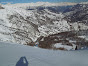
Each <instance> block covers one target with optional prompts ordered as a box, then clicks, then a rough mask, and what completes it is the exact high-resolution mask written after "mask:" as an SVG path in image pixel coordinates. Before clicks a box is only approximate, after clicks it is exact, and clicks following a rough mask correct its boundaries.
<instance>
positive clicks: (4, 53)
mask: <svg viewBox="0 0 88 66" xmlns="http://www.w3.org/2000/svg"><path fill="white" fill-rule="evenodd" d="M23 56H25V57H26V59H27V61H28V63H29V65H28V66H88V62H87V61H88V50H78V51H60V50H59V51H53V50H45V49H40V48H36V47H30V46H24V45H19V44H11V43H3V42H0V66H15V65H16V64H17V62H18V61H19V59H20V58H21V57H23Z"/></svg>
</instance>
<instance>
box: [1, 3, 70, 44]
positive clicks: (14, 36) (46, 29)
mask: <svg viewBox="0 0 88 66" xmlns="http://www.w3.org/2000/svg"><path fill="white" fill-rule="evenodd" d="M3 7H4V9H1V10H0V36H1V37H0V40H1V41H9V42H16V43H21V44H26V42H32V41H35V40H36V39H37V37H39V36H41V35H43V36H47V35H49V34H55V33H58V32H60V31H69V30H70V26H69V24H68V23H67V21H66V20H64V19H63V18H64V16H63V14H62V13H60V14H56V13H53V12H50V11H49V10H47V9H44V10H43V11H38V10H25V9H23V8H19V7H15V6H14V7H12V5H3Z"/></svg>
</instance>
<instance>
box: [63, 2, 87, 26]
mask: <svg viewBox="0 0 88 66" xmlns="http://www.w3.org/2000/svg"><path fill="white" fill-rule="evenodd" d="M64 13H65V15H66V18H67V19H68V21H70V22H79V23H84V24H86V25H88V4H77V5H75V6H73V7H71V8H68V9H66V10H65V11H64Z"/></svg>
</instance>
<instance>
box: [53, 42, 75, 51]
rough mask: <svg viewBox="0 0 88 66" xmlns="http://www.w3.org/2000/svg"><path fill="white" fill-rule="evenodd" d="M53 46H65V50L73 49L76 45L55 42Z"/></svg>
mask: <svg viewBox="0 0 88 66" xmlns="http://www.w3.org/2000/svg"><path fill="white" fill-rule="evenodd" d="M54 47H56V48H65V49H66V50H75V48H76V45H75V44H73V46H68V45H62V43H56V44H55V45H54Z"/></svg>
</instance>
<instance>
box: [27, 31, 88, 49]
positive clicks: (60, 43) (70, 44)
mask: <svg viewBox="0 0 88 66" xmlns="http://www.w3.org/2000/svg"><path fill="white" fill-rule="evenodd" d="M81 35H82V34H81V33H80V32H75V31H73V32H61V33H57V34H52V35H49V36H47V37H44V36H41V37H39V38H38V39H37V41H36V42H34V43H28V44H27V45H30V46H38V47H40V48H44V49H53V50H78V49H84V48H87V47H88V40H86V39H84V38H82V37H80V36H81ZM85 35H86V33H85ZM31 44H32V45H31Z"/></svg>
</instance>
